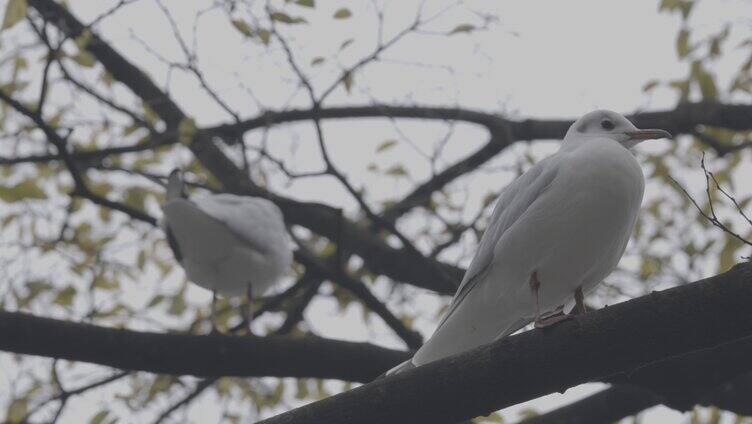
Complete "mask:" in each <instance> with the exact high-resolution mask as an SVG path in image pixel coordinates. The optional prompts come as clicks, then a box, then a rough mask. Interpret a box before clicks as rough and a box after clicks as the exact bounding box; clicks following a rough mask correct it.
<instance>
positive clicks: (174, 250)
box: [164, 223, 183, 262]
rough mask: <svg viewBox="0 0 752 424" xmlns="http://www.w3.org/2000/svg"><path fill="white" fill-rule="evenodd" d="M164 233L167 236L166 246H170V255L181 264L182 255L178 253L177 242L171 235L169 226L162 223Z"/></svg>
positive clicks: (178, 246)
mask: <svg viewBox="0 0 752 424" xmlns="http://www.w3.org/2000/svg"><path fill="white" fill-rule="evenodd" d="M164 232H165V234H166V235H167V244H168V245H169V246H170V249H172V254H173V255H174V256H175V260H176V261H178V262H182V261H183V254H182V253H181V252H180V245H178V241H177V240H176V239H175V235H174V234H172V230H171V229H170V224H168V223H164Z"/></svg>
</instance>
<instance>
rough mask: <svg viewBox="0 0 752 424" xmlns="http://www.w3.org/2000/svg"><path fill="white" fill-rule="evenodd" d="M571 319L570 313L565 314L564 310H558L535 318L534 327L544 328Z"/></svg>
mask: <svg viewBox="0 0 752 424" xmlns="http://www.w3.org/2000/svg"><path fill="white" fill-rule="evenodd" d="M569 319H572V315H569V314H565V313H564V312H558V313H555V314H553V315H549V316H547V317H543V318H538V319H537V320H535V324H534V326H535V328H546V327H550V326H552V325H554V324H557V323H559V322H562V321H566V320H569Z"/></svg>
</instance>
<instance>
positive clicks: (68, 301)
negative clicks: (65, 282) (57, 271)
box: [52, 286, 76, 306]
mask: <svg viewBox="0 0 752 424" xmlns="http://www.w3.org/2000/svg"><path fill="white" fill-rule="evenodd" d="M75 296H76V289H75V288H73V287H72V286H68V287H66V288H64V289H62V290H60V291H59V292H58V293H57V296H55V300H53V301H52V303H54V304H56V305H60V306H71V305H73V298H74V297H75Z"/></svg>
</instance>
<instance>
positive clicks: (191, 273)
mask: <svg viewBox="0 0 752 424" xmlns="http://www.w3.org/2000/svg"><path fill="white" fill-rule="evenodd" d="M163 211H164V215H165V219H164V220H165V224H166V225H167V226H168V227H169V229H170V231H171V232H172V234H173V237H174V238H175V240H176V242H177V244H178V247H179V249H180V253H181V254H182V257H183V258H182V261H181V265H183V268H184V269H185V271H186V274H187V276H188V278H189V279H190V280H191V281H192V282H194V283H196V284H198V285H200V286H202V287H204V288H207V289H210V290H217V292H219V293H220V294H222V295H225V296H237V295H242V294H244V293H245V292H246V290H247V289H248V287H249V286H250V287H251V288H252V292H253V295H254V296H260V295H262V294H263V293H264V292H266V291H267V290H268V289H269V288H270V287H271V286H272V285H273V284H274V283H275V282H276V281H277V280H278V279H279V278H280V277H281V276H282V275H283V274H284V273H285V272H286V271H287V270H288V269H289V267H290V264H291V261H292V250H291V246H290V242H289V239H288V237H287V233H286V229H285V226H284V222H283V220H282V215H281V213H280V212H279V209H277V207H276V206H275V205H274V204H272V203H271V202H269V201H267V200H265V199H259V198H250V197H242V196H234V195H229V194H219V195H211V196H204V197H197V198H195V199H191V200H189V199H175V200H171V201H169V202H167V203H165V205H164V206H163Z"/></svg>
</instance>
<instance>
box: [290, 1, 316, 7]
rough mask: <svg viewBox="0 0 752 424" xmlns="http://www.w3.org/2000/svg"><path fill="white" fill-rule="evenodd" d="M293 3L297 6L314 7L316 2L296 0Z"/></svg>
mask: <svg viewBox="0 0 752 424" xmlns="http://www.w3.org/2000/svg"><path fill="white" fill-rule="evenodd" d="M295 4H297V5H298V6H303V7H311V8H313V7H316V3H315V2H314V0H296V1H295Z"/></svg>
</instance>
